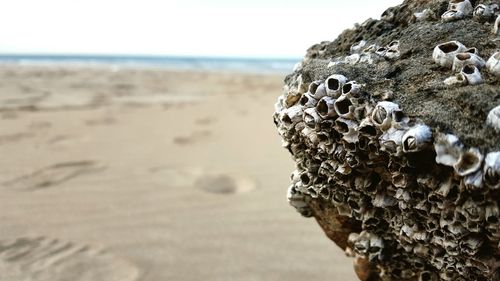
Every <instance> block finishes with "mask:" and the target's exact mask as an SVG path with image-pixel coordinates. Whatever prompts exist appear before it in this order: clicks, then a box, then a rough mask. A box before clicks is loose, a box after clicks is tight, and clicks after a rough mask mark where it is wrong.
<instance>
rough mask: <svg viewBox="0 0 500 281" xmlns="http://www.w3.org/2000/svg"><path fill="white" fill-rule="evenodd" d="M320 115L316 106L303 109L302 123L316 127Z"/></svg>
mask: <svg viewBox="0 0 500 281" xmlns="http://www.w3.org/2000/svg"><path fill="white" fill-rule="evenodd" d="M321 120H322V118H321V116H319V114H318V112H317V111H316V108H314V107H312V108H308V109H306V110H304V123H306V125H307V126H309V127H310V128H316V127H317V126H319V124H320V123H321Z"/></svg>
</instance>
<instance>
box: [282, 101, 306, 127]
mask: <svg viewBox="0 0 500 281" xmlns="http://www.w3.org/2000/svg"><path fill="white" fill-rule="evenodd" d="M282 112H283V115H282V116H281V118H280V119H281V122H283V124H285V126H287V127H289V126H294V125H295V124H297V122H300V121H302V107H301V106H299V105H294V106H292V107H289V108H287V109H286V110H284V111H282Z"/></svg>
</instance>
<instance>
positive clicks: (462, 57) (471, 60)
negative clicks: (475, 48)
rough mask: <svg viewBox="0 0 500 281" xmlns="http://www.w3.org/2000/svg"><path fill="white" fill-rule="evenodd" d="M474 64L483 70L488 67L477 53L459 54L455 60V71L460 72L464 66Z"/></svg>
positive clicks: (453, 68) (453, 67)
mask: <svg viewBox="0 0 500 281" xmlns="http://www.w3.org/2000/svg"><path fill="white" fill-rule="evenodd" d="M468 64H472V65H475V66H477V67H478V68H482V67H484V66H485V65H486V62H485V61H484V60H483V59H482V58H481V57H480V56H478V55H476V54H475V53H469V52H466V53H458V54H456V55H455V57H454V58H453V66H452V68H451V69H452V70H453V71H457V72H458V71H460V70H461V69H462V68H463V67H464V66H466V65H468Z"/></svg>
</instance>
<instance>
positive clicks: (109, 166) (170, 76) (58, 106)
mask: <svg viewBox="0 0 500 281" xmlns="http://www.w3.org/2000/svg"><path fill="white" fill-rule="evenodd" d="M143 2H144V3H143ZM160 2H161V3H160ZM208 2H210V1H195V0H189V1H187V0H186V1H166V2H165V1H149V0H147V1H115V0H110V1H105V2H104V1H102V2H100V1H97V0H89V1H86V2H85V4H82V3H72V4H71V5H73V6H71V7H70V6H68V3H67V2H66V1H59V0H48V1H43V3H42V2H40V1H34V0H33V1H30V0H20V1H12V2H11V3H9V4H6V5H7V6H5V7H3V8H4V9H2V10H3V13H2V16H1V17H0V124H1V125H0V156H1V157H0V281H63V280H64V281H66V280H68V281H69V280H71V281H163V280H179V281H181V280H182V281H188V280H204V281H211V280H291V281H293V280H357V279H356V278H355V275H354V272H353V270H352V262H351V260H350V259H349V258H346V257H345V255H344V253H343V252H342V251H341V250H340V249H339V248H337V247H336V246H335V244H334V243H332V242H331V241H330V240H329V239H328V238H327V237H326V236H325V235H324V233H323V231H322V230H321V229H320V227H319V226H318V225H317V223H316V222H315V221H314V219H312V218H309V219H306V218H303V217H301V216H300V214H298V213H297V212H296V211H295V210H294V209H293V208H292V207H290V206H289V205H288V203H287V200H286V190H287V187H288V185H289V177H290V173H291V172H292V171H293V170H294V163H293V161H292V160H291V158H290V155H289V153H288V152H287V151H286V150H285V149H283V148H281V139H280V137H279V136H278V134H277V132H276V128H275V127H274V124H273V121H272V114H273V111H274V108H273V105H274V103H275V101H276V99H277V97H278V96H279V95H280V94H281V90H282V85H283V80H284V77H285V76H286V74H287V73H290V72H292V71H293V67H294V65H295V64H296V63H297V62H299V61H300V58H301V56H302V55H303V54H305V51H306V49H307V47H308V46H310V45H312V44H314V43H317V42H320V41H322V40H333V39H334V38H335V37H336V36H337V34H338V33H340V32H341V31H342V30H343V29H344V28H347V27H350V26H352V24H354V22H361V21H363V20H364V19H365V18H367V17H368V16H367V15H370V16H372V17H377V16H380V14H381V12H382V11H383V10H384V9H385V8H386V7H387V6H388V2H391V1H389V0H385V1H381V2H384V3H379V2H377V4H373V2H370V1H359V0H353V1H352V3H350V4H349V3H345V2H340V1H322V0H314V1H312V2H314V3H310V5H311V6H304V5H306V4H303V3H302V2H300V3H299V2H298V1H297V2H294V1H291V2H286V3H285V2H283V3H281V2H280V1H274V0H272V1H253V2H252V3H244V4H241V3H240V4H236V3H233V2H230V1H223V0H218V1H213V2H210V3H208ZM398 2H400V1H394V0H393V1H392V4H397V3H398ZM186 3H187V4H186ZM207 3H208V4H207ZM242 3H243V2H242ZM301 3H302V4H301ZM360 3H361V4H360ZM370 3H371V6H370ZM207 5H208V6H207ZM239 5H242V6H241V7H240V6H239ZM267 5H269V7H268V6H267ZM308 5H309V4H308ZM353 5H354V6H356V5H358V6H359V5H361V6H359V7H364V8H363V9H361V10H360V9H358V10H356V13H357V17H360V18H359V19H358V18H357V17H353V16H352V11H353V7H354V6H353ZM363 5H364V6H363ZM226 6H227V7H226ZM26 7H30V9H26ZM117 7H119V9H118V8H117ZM117 10H119V13H117V12H116V11H117ZM325 11H332V12H331V13H330V14H329V16H328V17H318V18H317V19H315V20H314V21H311V20H309V19H311V18H310V16H311V15H319V14H323V13H325ZM306 16H307V17H306ZM204 17H205V18H204ZM279 17H281V18H279ZM187 18H189V22H192V25H188V24H187V21H183V22H182V20H185V19H187ZM132 19H133V20H132ZM297 19H300V20H297ZM306 19H307V20H306ZM297 22H300V24H299V25H297V26H295V25H296V23H297ZM290 24H292V28H289V25H290ZM317 26H326V27H325V28H324V29H320V30H318V28H316V27H317ZM231 28H232V29H231ZM303 30H306V31H307V32H304V31H303ZM309 31H310V32H309ZM224 40H226V41H224Z"/></svg>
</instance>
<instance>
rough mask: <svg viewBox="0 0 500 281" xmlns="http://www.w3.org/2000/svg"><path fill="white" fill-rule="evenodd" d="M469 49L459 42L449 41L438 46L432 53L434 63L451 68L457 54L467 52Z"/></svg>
mask: <svg viewBox="0 0 500 281" xmlns="http://www.w3.org/2000/svg"><path fill="white" fill-rule="evenodd" d="M466 50H467V48H466V47H465V46H464V45H463V44H462V43H460V42H458V41H449V42H446V43H442V44H439V45H437V46H436V47H435V48H434V51H433V52H432V58H433V59H434V62H435V63H437V64H439V65H440V66H443V67H451V66H452V65H453V59H454V57H455V55H456V54H458V53H462V52H464V51H466Z"/></svg>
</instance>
